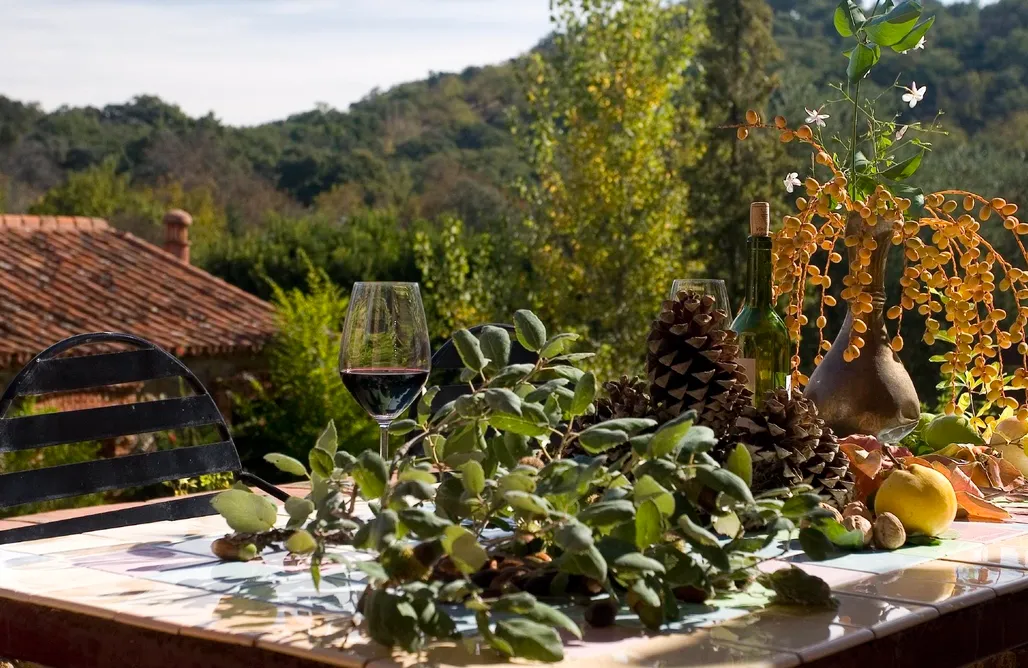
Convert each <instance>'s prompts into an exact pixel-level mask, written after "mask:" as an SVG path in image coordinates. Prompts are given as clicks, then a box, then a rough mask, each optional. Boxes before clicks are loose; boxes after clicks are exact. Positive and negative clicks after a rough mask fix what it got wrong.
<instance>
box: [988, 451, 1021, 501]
mask: <svg viewBox="0 0 1028 668" xmlns="http://www.w3.org/2000/svg"><path fill="white" fill-rule="evenodd" d="M992 459H994V460H996V463H997V465H998V466H999V474H1000V482H1001V483H1002V485H1003V486H1002V489H1003V491H1005V492H1009V491H1010V490H1012V489H1016V488H1018V487H1021V486H1022V485H1024V484H1025V479H1024V476H1023V475H1021V471H1020V470H1019V469H1018V468H1017V467H1016V466H1014V465H1013V464H1011V463H1010V462H1008V461H1007V460H1005V459H1002V458H999V457H993V458H992Z"/></svg>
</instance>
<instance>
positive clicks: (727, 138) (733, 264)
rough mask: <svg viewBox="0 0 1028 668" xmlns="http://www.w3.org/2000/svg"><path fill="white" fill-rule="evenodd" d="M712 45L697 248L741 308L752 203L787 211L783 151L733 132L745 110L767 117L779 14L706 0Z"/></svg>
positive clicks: (703, 77) (694, 179) (770, 140)
mask: <svg viewBox="0 0 1028 668" xmlns="http://www.w3.org/2000/svg"><path fill="white" fill-rule="evenodd" d="M705 15H706V24H707V27H708V30H709V32H710V39H709V40H707V41H706V43H705V44H704V46H703V48H702V50H701V51H700V62H701V64H702V68H700V72H699V75H698V76H699V79H700V84H701V86H702V88H701V90H700V91H698V92H697V93H696V94H695V96H696V98H697V99H699V100H700V103H699V110H700V117H701V118H702V119H703V120H704V122H705V123H707V127H708V129H707V135H706V137H705V138H704V144H705V148H706V150H705V151H704V153H703V157H702V158H701V159H700V160H699V161H697V162H696V163H695V164H694V165H691V166H690V167H688V168H687V169H686V170H685V171H684V178H685V180H686V181H687V182H688V183H689V185H690V190H689V193H690V194H689V213H690V215H691V217H692V218H693V219H694V220H695V221H696V225H695V234H696V250H698V251H700V253H702V256H703V258H704V259H705V260H706V264H707V267H708V270H707V273H708V274H710V275H711V276H712V277H716V278H723V279H724V280H725V281H726V282H727V284H728V288H729V292H730V293H731V297H732V306H733V308H734V307H737V306H739V305H740V304H741V303H742V299H743V297H744V294H745V293H744V290H745V281H746V237H747V235H748V234H749V224H748V223H749V203H750V202H754V201H764V202H771V203H772V210H773V211H777V212H779V213H781V212H783V211H784V206H785V204H784V201H783V200H782V197H781V195H782V193H783V192H784V191H783V189H782V187H781V181H782V178H781V176H780V175H779V172H781V171H782V169H783V165H784V164H786V163H785V162H783V158H784V154H785V153H784V150H783V149H782V148H781V145H780V144H779V142H778V141H777V139H776V138H775V137H772V136H770V135H766V136H754V137H752V138H751V140H750V141H745V142H740V141H738V140H737V139H736V136H735V131H734V130H726V129H723V128H722V127H719V126H724V125H728V124H732V123H738V122H739V121H740V120H741V119H742V118H743V116H744V115H745V113H746V110H747V109H755V110H758V111H762V112H763V111H764V110H766V109H767V105H768V100H769V98H770V97H771V94H772V92H773V91H774V90H775V88H776V87H777V85H778V79H777V77H776V76H775V75H774V74H773V71H774V68H775V66H776V65H777V64H778V62H779V61H780V59H781V53H780V52H779V50H778V47H777V46H776V45H775V41H774V37H773V36H772V34H771V27H772V25H773V23H774V16H773V14H772V13H771V9H770V8H769V7H768V6H767V3H765V2H764V0H708V2H707V3H706V10H705Z"/></svg>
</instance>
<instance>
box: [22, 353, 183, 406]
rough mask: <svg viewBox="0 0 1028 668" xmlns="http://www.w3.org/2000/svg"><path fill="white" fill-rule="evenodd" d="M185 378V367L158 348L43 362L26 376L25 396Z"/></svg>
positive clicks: (35, 365)
mask: <svg viewBox="0 0 1028 668" xmlns="http://www.w3.org/2000/svg"><path fill="white" fill-rule="evenodd" d="M181 374H182V363H181V362H179V361H178V360H176V359H174V358H172V357H169V356H168V354H167V353H165V352H164V351H163V350H161V349H159V348H144V349H143V350H127V351H125V352H118V353H105V354H100V355H87V356H83V357H58V358H55V359H40V360H39V361H38V362H36V364H34V365H33V366H32V367H31V368H30V369H29V371H28V373H26V374H25V377H24V378H23V379H22V384H21V386H20V388H19V391H20V394H21V395H22V396H32V395H39V394H49V393H51V392H70V391H74V390H88V389H93V388H97V387H106V386H108V385H120V384H122V383H138V382H143V381H148V380H159V379H162V378H173V377H175V376H179V375H181Z"/></svg>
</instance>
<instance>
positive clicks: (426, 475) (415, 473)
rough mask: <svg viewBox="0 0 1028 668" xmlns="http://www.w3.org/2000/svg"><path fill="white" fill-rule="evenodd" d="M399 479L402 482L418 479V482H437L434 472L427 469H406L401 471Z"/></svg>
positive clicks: (428, 483) (430, 483)
mask: <svg viewBox="0 0 1028 668" xmlns="http://www.w3.org/2000/svg"><path fill="white" fill-rule="evenodd" d="M397 480H399V481H400V482H407V481H409V480H416V481H418V482H423V483H425V484H426V485H434V484H435V483H436V479H435V476H434V475H433V474H432V472H431V471H426V470H425V469H406V470H404V471H401V472H400V475H398V476H397Z"/></svg>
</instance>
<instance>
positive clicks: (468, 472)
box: [460, 460, 485, 496]
mask: <svg viewBox="0 0 1028 668" xmlns="http://www.w3.org/2000/svg"><path fill="white" fill-rule="evenodd" d="M460 473H461V482H462V483H463V484H464V489H465V490H466V491H467V492H468V494H470V495H472V496H481V495H482V492H483V491H485V471H484V470H482V465H481V464H479V463H478V462H476V461H474V460H472V461H470V462H467V463H466V464H464V466H462V467H461V468H460Z"/></svg>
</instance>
